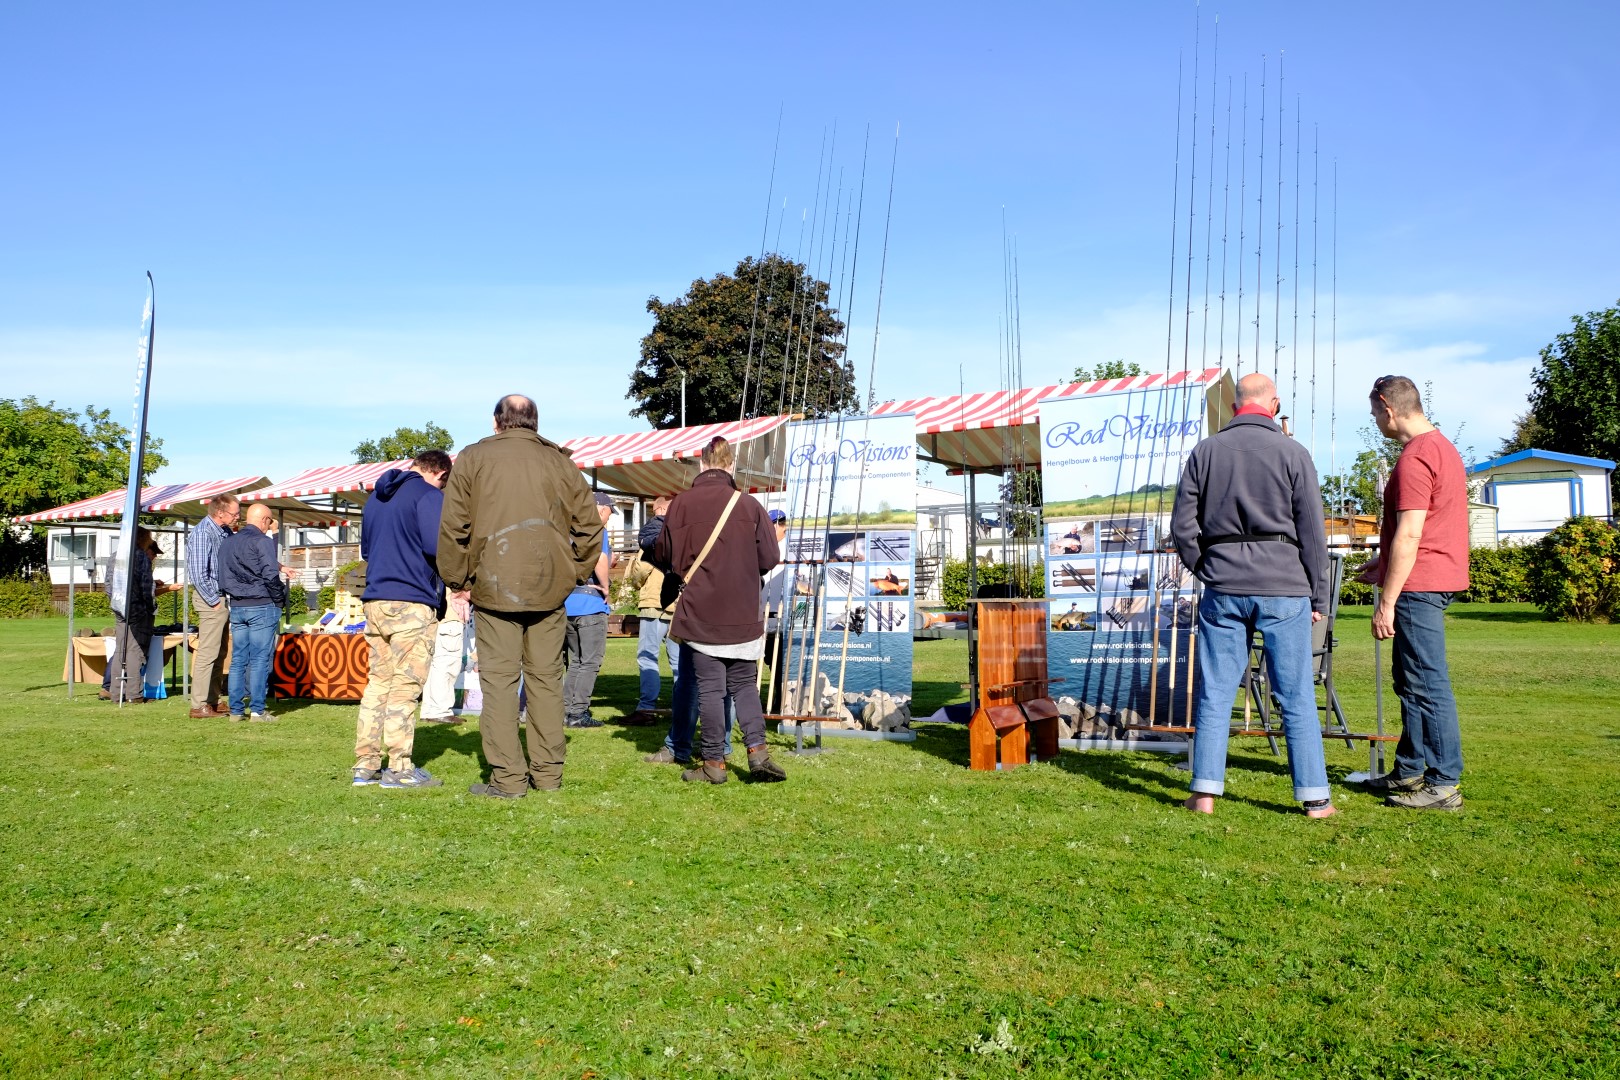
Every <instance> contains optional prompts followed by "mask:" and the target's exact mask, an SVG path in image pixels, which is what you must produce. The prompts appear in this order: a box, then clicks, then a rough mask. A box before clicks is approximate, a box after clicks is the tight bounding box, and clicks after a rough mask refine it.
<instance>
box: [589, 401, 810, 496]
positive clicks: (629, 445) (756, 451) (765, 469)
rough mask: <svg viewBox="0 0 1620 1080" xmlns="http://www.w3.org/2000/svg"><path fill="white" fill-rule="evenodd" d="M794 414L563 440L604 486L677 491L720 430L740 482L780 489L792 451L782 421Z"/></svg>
mask: <svg viewBox="0 0 1620 1080" xmlns="http://www.w3.org/2000/svg"><path fill="white" fill-rule="evenodd" d="M791 419H792V417H789V416H758V417H754V418H753V419H750V420H740V421H733V422H732V423H728V424H704V425H701V426H699V427H688V428H669V429H667V430H664V431H638V432H635V433H633V434H630V435H598V436H589V437H586V438H580V439H570V440H569V441H568V442H565V443H563V446H565V447H567V448H568V449H569V450H570V451H571V452H572V453H573V455H574V464H575V465H578V466H579V467H580V468H581V469H583V470H584V471H585V472H586V473H588V474H590V476H591V478H592V479H594V480H595V481H596V482H597V483H598V484H599V485H601V486H602V487H607V488H612V489H614V490H616V491H624V492H628V493H630V494H633V495H673V494H675V493H676V492H678V491H685V490H686V489H687V488H688V487H690V486H691V484H692V478H693V477H694V476H696V475H697V472H698V465H697V458H698V455H699V454H701V453H702V452H703V448H704V447H705V446H707V445H708V443H709V440H710V439H713V438H714V437H715V436H716V435H719V436H723V437H724V438H725V439H726V441H727V442H730V443H731V444H732V445H733V446H735V447H736V450H737V486H738V487H740V488H742V489H743V490H744V491H777V490H780V489H781V488H782V486H783V457H784V455H785V454H786V452H787V449H786V439H785V432H784V431H783V426H784V425H785V424H786V423H787V422H788V421H789V420H791Z"/></svg>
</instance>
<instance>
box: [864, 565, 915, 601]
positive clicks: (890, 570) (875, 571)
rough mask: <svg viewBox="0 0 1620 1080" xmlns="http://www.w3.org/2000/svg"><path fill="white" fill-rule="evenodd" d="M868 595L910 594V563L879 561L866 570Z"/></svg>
mask: <svg viewBox="0 0 1620 1080" xmlns="http://www.w3.org/2000/svg"><path fill="white" fill-rule="evenodd" d="M866 580H867V590H866V594H867V595H868V596H910V595H911V563H909V562H904V563H879V564H877V565H875V566H868V567H867V572H866Z"/></svg>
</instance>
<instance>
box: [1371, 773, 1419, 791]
mask: <svg viewBox="0 0 1620 1080" xmlns="http://www.w3.org/2000/svg"><path fill="white" fill-rule="evenodd" d="M1361 786H1362V787H1364V788H1366V789H1367V790H1368V791H1373V792H1377V793H1378V794H1380V795H1395V794H1398V793H1400V792H1405V791H1418V790H1421V789H1422V787H1423V775H1422V774H1421V773H1419V774H1418V775H1417V776H1396V775H1395V770H1394V769H1391V770H1390V771H1389V772H1387V773H1385V774H1384V775H1383V776H1369V777H1368V778H1367V779H1365V780H1363V781H1362V782H1361Z"/></svg>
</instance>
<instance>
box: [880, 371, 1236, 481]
mask: <svg viewBox="0 0 1620 1080" xmlns="http://www.w3.org/2000/svg"><path fill="white" fill-rule="evenodd" d="M1220 377H1221V369H1220V368H1218V367H1215V368H1206V369H1205V370H1203V371H1177V372H1173V373H1171V374H1170V376H1169V377H1168V378H1167V377H1166V376H1165V375H1163V374H1162V373H1161V374H1156V375H1133V376H1130V377H1128V378H1123V379H1099V380H1096V381H1094V382H1080V383H1054V384H1052V385H1050V386H1034V387H1026V388H1024V389H1022V390H997V391H991V392H987V393H981V394H953V395H951V396H950V397H923V398H907V399H904V400H900V401H886V402H884V403H883V404H881V405H879V406H878V407H877V408H876V409H874V410H872V411H873V414H874V415H878V416H882V415H887V414H891V413H915V414H916V417H917V442H918V443H919V444H920V445H921V446H922V448H923V450H924V451H925V453H926V456H927V457H929V458H932V459H933V460H935V461H938V462H941V463H943V464H945V465H948V466H950V467H953V468H972V469H997V468H1001V467H1003V466H1006V465H1008V464H1012V463H1014V462H1024V463H1027V464H1031V465H1033V464H1035V463H1037V462H1039V461H1040V460H1041V439H1040V409H1039V405H1040V402H1042V401H1046V400H1049V399H1052V398H1070V397H1081V396H1084V395H1088V394H1117V393H1122V392H1124V391H1127V390H1152V389H1156V388H1161V387H1167V386H1203V385H1207V384H1209V383H1212V382H1215V381H1217V380H1219V379H1220Z"/></svg>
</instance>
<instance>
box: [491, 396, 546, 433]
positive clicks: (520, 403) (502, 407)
mask: <svg viewBox="0 0 1620 1080" xmlns="http://www.w3.org/2000/svg"><path fill="white" fill-rule="evenodd" d="M509 428H523V429H525V430H527V431H539V430H540V410H539V409H537V408H535V405H534V402H533V401H531V400H529V399H528V398H526V397H524V396H523V395H522V394H507V395H506V396H505V397H503V398H501V400H500V401H497V402H496V403H495V430H496V431H506V430H508V429H509Z"/></svg>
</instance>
